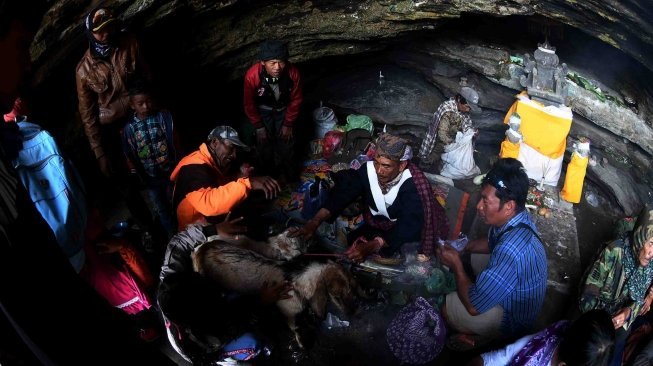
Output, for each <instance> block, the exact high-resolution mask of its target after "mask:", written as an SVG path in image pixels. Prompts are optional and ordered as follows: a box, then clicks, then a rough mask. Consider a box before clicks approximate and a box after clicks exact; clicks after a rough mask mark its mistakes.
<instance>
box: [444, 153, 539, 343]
mask: <svg viewBox="0 0 653 366" xmlns="http://www.w3.org/2000/svg"><path fill="white" fill-rule="evenodd" d="M527 194H528V176H527V175H526V172H525V171H524V168H523V166H522V164H521V163H520V162H519V161H517V160H515V159H512V158H507V159H500V160H499V161H498V162H497V163H496V164H495V165H494V167H493V168H492V169H491V170H490V172H489V173H488V174H487V175H486V176H485V178H484V180H483V184H482V186H481V200H480V201H479V203H478V204H477V205H476V210H477V212H478V214H479V216H480V217H481V218H482V219H483V221H484V222H485V223H486V224H488V225H490V230H489V232H488V237H487V238H483V239H476V240H473V241H470V243H469V244H468V245H467V247H466V248H465V251H467V252H469V253H471V261H472V267H473V268H474V272H476V274H477V277H476V282H472V280H471V279H470V277H469V276H468V275H467V274H466V273H465V270H464V267H463V264H462V261H461V258H460V254H459V253H458V252H457V251H456V250H455V249H453V248H452V247H450V246H448V245H445V246H442V247H440V248H438V251H437V255H438V258H439V259H440V261H441V262H442V264H444V265H446V266H448V267H449V268H451V270H452V272H453V273H454V275H455V277H456V284H457V286H458V289H457V291H456V292H452V293H450V294H448V295H447V299H446V303H445V306H444V307H443V309H442V313H443V316H444V317H445V320H446V321H447V324H448V325H449V327H450V328H452V329H453V330H454V331H456V332H457V333H459V334H457V335H455V336H453V338H451V340H450V342H449V345H450V346H452V347H453V348H457V349H461V350H462V349H470V348H474V347H478V346H480V345H482V344H484V343H486V342H487V341H490V340H492V339H496V338H500V337H515V336H520V335H523V334H524V333H527V332H528V331H530V330H531V329H530V328H531V327H532V325H533V323H534V321H535V318H536V317H537V314H538V313H539V311H540V308H541V307H542V302H543V300H544V295H545V293H546V281H547V259H546V253H545V250H544V247H543V245H542V242H541V240H540V239H539V235H538V234H537V231H536V228H535V225H534V224H533V222H532V221H531V218H530V216H529V214H528V212H527V211H526V210H525V204H526V196H527ZM488 254H489V256H488ZM483 257H485V258H487V266H486V267H485V268H484V269H483V268H482V267H483V264H481V263H480V262H482V261H483Z"/></svg>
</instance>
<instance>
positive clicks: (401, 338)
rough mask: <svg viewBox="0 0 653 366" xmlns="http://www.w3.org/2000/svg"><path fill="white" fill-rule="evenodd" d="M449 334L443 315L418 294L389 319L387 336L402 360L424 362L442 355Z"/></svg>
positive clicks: (411, 362)
mask: <svg viewBox="0 0 653 366" xmlns="http://www.w3.org/2000/svg"><path fill="white" fill-rule="evenodd" d="M446 333H447V331H446V328H445V326H444V319H442V316H441V315H440V314H439V313H438V312H437V311H436V310H435V309H434V308H433V306H431V304H429V303H428V301H426V299H424V298H423V297H418V298H417V300H415V302H414V303H412V304H409V305H407V306H406V307H404V308H403V309H401V311H399V314H397V316H396V317H395V318H394V319H393V320H392V322H390V325H389V326H388V331H387V332H386V339H387V341H388V346H390V350H391V351H392V353H393V354H394V355H395V356H396V357H397V358H398V359H399V360H400V361H401V362H402V363H410V364H423V363H427V362H429V361H431V360H433V359H434V358H436V357H437V356H438V355H439V354H440V351H442V348H443V347H444V343H445V340H446V336H447V334H446Z"/></svg>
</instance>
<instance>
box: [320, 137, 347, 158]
mask: <svg viewBox="0 0 653 366" xmlns="http://www.w3.org/2000/svg"><path fill="white" fill-rule="evenodd" d="M344 137H345V133H344V132H342V131H329V132H327V133H326V135H324V139H322V156H324V157H325V158H327V159H328V158H330V157H331V155H332V154H333V152H334V151H336V150H338V148H339V147H340V144H341V143H342V139H343V138H344Z"/></svg>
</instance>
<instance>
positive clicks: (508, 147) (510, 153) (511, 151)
mask: <svg viewBox="0 0 653 366" xmlns="http://www.w3.org/2000/svg"><path fill="white" fill-rule="evenodd" d="M499 156H500V157H501V158H502V159H503V158H515V159H517V157H518V156H519V142H517V143H512V142H510V141H509V140H508V139H505V140H503V142H501V151H500V152H499Z"/></svg>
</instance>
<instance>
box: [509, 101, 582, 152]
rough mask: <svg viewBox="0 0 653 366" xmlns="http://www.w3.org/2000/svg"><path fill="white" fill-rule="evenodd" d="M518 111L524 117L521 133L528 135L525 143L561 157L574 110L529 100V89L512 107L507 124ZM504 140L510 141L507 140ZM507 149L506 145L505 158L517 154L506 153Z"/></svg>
mask: <svg viewBox="0 0 653 366" xmlns="http://www.w3.org/2000/svg"><path fill="white" fill-rule="evenodd" d="M563 108H566V107H563ZM514 112H517V114H519V116H520V117H521V126H520V128H519V132H520V133H521V134H522V136H523V137H524V140H523V143H525V144H527V145H528V146H530V147H532V148H533V149H535V150H536V151H537V152H539V153H541V154H542V155H546V156H548V157H550V158H552V159H557V158H559V157H561V156H562V155H563V154H564V153H565V148H566V145H567V135H568V134H569V130H570V129H571V121H572V114H571V110H570V109H568V108H566V109H561V108H556V107H545V106H544V105H543V104H541V103H539V102H536V101H534V100H531V99H529V98H528V96H527V95H526V92H522V93H520V94H519V95H517V101H515V103H513V105H512V106H511V107H510V109H509V110H508V113H507V114H506V117H505V118H504V120H503V123H505V124H508V120H509V119H510V116H511V115H512V114H513V113H514ZM504 142H509V141H508V140H507V139H506V140H505V141H504ZM503 152H504V149H503V144H502V145H501V154H502V155H501V157H502V158H503V157H516V156H512V155H508V156H504V155H503ZM512 153H513V152H512V150H507V151H506V154H512Z"/></svg>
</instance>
